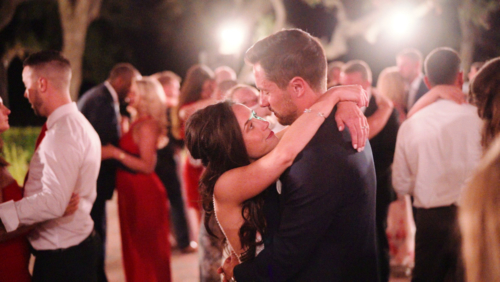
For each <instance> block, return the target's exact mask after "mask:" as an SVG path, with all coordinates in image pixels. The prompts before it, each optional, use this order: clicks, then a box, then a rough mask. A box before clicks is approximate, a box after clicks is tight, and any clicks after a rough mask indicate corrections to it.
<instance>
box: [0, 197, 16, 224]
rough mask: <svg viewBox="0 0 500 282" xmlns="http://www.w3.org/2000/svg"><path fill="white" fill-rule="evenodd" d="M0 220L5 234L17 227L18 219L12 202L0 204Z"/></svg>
mask: <svg viewBox="0 0 500 282" xmlns="http://www.w3.org/2000/svg"><path fill="white" fill-rule="evenodd" d="M0 219H1V220H2V223H3V226H4V227H5V231H7V232H12V231H14V230H16V229H17V227H19V217H18V216H17V211H16V205H15V204H14V201H13V200H10V201H8V202H5V203H2V204H0Z"/></svg>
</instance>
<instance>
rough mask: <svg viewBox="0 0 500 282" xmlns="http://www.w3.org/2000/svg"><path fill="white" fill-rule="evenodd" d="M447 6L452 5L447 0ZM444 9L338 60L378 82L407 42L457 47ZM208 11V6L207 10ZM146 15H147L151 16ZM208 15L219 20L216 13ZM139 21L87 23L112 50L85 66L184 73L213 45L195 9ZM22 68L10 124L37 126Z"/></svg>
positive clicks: (290, 4)
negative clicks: (118, 26)
mask: <svg viewBox="0 0 500 282" xmlns="http://www.w3.org/2000/svg"><path fill="white" fill-rule="evenodd" d="M150 2H151V1H150ZM344 2H345V3H346V9H347V12H348V15H349V16H350V17H351V18H356V17H359V16H362V15H363V14H364V13H365V12H366V11H365V10H366V9H365V10H363V9H360V8H358V7H360V6H361V4H362V3H365V2H366V1H364V0H351V1H344ZM451 2H453V1H451ZM451 2H450V3H451ZM284 3H285V5H286V9H287V19H288V21H289V22H290V23H291V24H292V25H293V26H296V27H298V28H301V29H304V30H306V31H308V32H310V33H311V34H312V35H315V36H317V37H329V36H330V35H331V33H332V31H333V30H334V28H335V25H336V19H335V12H334V11H328V10H326V9H325V8H324V7H323V6H321V5H318V6H316V7H314V8H312V7H310V6H308V5H307V4H305V3H303V2H301V1H298V0H284ZM449 5H454V4H453V3H451V4H449ZM212 11H217V12H219V13H224V11H225V10H224V8H218V9H215V8H214V9H213V10H212ZM442 11H443V13H442V14H440V15H437V14H436V13H434V12H431V13H429V14H428V15H427V16H425V17H424V18H421V19H419V20H418V22H417V24H416V29H415V30H414V32H413V33H412V34H411V36H407V38H405V39H400V40H395V39H394V38H393V37H391V35H390V34H389V33H388V32H387V31H382V32H381V34H380V35H379V37H378V40H377V42H376V43H375V44H374V45H371V44H369V43H367V42H366V41H365V40H364V39H363V38H353V39H351V40H350V41H349V51H348V53H347V54H345V55H343V56H342V57H340V58H339V59H340V60H342V61H348V60H351V59H361V60H365V61H366V62H367V63H368V64H369V65H370V66H371V68H372V70H373V73H374V81H376V78H377V76H378V73H379V72H380V71H381V70H382V69H383V68H385V67H387V66H391V65H394V64H395V59H394V56H395V54H396V53H397V52H398V51H399V50H401V49H403V48H405V47H416V48H418V49H420V50H421V51H422V53H423V54H424V56H425V55H426V54H427V53H429V52H430V51H431V50H432V49H434V48H436V47H440V46H449V47H452V48H456V49H458V47H459V45H458V44H459V42H460V29H459V23H458V19H457V15H456V9H455V7H453V6H449V7H446V6H444V7H443V9H442ZM209 12H210V11H207V13H209ZM498 15H499V13H497V14H496V16H494V17H492V18H493V19H496V20H494V21H493V23H494V26H496V27H497V28H493V29H492V31H490V34H487V35H486V36H487V37H486V38H492V37H496V38H497V39H499V38H498V37H499V35H498V31H497V30H498V27H500V17H499V16H498ZM147 16H148V17H150V15H147ZM212 18H216V19H217V18H219V17H212ZM160 20H161V19H160ZM141 23H143V24H144V25H145V26H150V27H151V29H150V30H148V31H144V30H131V31H130V30H128V31H125V32H121V33H117V32H116V31H115V30H114V29H113V26H112V25H110V24H109V23H106V22H104V21H100V22H99V21H98V22H95V23H93V25H94V26H93V27H92V26H91V27H92V28H99V29H100V31H101V35H100V36H101V37H102V38H100V39H99V38H97V39H95V40H94V41H92V44H89V43H87V45H88V46H87V48H94V49H97V50H102V53H105V54H101V56H106V54H111V53H113V54H111V55H109V56H108V57H94V58H91V60H90V61H87V62H86V64H87V67H88V68H90V69H92V67H94V68H95V67H96V66H99V64H100V63H102V64H104V63H108V64H111V65H112V64H114V63H116V62H108V61H109V60H111V59H110V57H111V56H114V58H118V60H120V61H130V62H131V63H133V64H134V65H135V66H136V67H137V68H138V70H139V71H140V72H141V73H143V74H145V75H149V74H152V73H154V72H157V71H161V70H166V69H170V70H173V71H174V72H176V73H178V74H179V75H181V76H184V75H185V73H186V71H187V69H188V68H189V67H190V66H191V65H192V64H195V63H197V61H198V54H199V52H200V51H202V50H206V49H211V48H214V46H215V42H214V38H215V36H216V35H215V31H214V26H215V23H214V25H213V26H204V25H202V24H201V21H200V20H199V19H196V18H195V17H194V14H185V15H184V16H183V17H181V18H179V19H176V20H175V21H173V22H171V23H168V24H169V25H170V26H169V27H168V28H167V29H166V31H165V30H163V33H161V34H163V35H164V37H165V34H166V35H167V36H166V37H167V38H159V36H158V34H160V32H159V31H158V19H155V20H151V19H150V21H149V22H148V20H147V18H146V20H142V21H141ZM431 31H432V32H431ZM484 38H485V37H484V36H483V38H482V40H483V42H482V43H481V46H479V47H478V50H477V51H476V54H475V59H476V60H485V59H488V58H491V57H493V56H496V55H498V54H497V53H496V52H498V51H497V49H496V48H497V47H496V46H498V44H494V43H493V44H492V43H489V42H488V41H487V40H484ZM112 39H113V40H121V41H120V42H121V43H119V44H117V45H111V40H112ZM498 41H500V40H498ZM498 41H497V42H498ZM252 43H253V42H251V41H249V42H247V45H248V46H246V47H249V46H250V45H251V44H252ZM59 44H60V43H59ZM99 44H100V45H99ZM120 44H121V45H122V47H123V46H130V47H132V48H128V49H126V48H121V47H120ZM124 44H127V45H124ZM59 48H60V47H59ZM123 50H125V51H123ZM120 52H121V53H120ZM106 59H108V61H106ZM92 60H93V61H92ZM92 64H93V65H92ZM21 71H22V66H21V61H20V60H15V61H13V62H12V63H11V65H10V67H9V69H8V76H9V77H8V80H9V94H10V105H11V110H12V113H11V118H10V120H11V123H12V125H14V126H16V125H30V124H31V125H40V124H41V123H42V122H43V121H42V120H41V119H39V118H35V117H34V115H33V112H32V110H31V109H30V106H29V103H28V102H27V100H26V99H24V98H23V97H22V93H23V90H24V86H23V84H22V80H21ZM108 71H109V70H108ZM99 75H100V76H99V77H100V78H99V79H95V78H94V80H97V83H98V82H100V81H102V80H104V79H105V78H106V75H107V71H104V72H103V73H101V74H99ZM94 77H95V76H94ZM101 77H102V79H101ZM95 84H96V82H95V81H89V80H88V79H87V80H85V81H84V84H83V85H82V91H83V90H86V89H88V88H90V87H91V86H93V85H95Z"/></svg>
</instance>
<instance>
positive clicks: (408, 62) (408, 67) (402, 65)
mask: <svg viewBox="0 0 500 282" xmlns="http://www.w3.org/2000/svg"><path fill="white" fill-rule="evenodd" d="M396 64H397V66H398V70H399V73H400V74H401V76H402V77H403V79H404V81H405V85H406V111H410V110H411V108H412V107H413V105H414V104H415V103H416V102H417V100H418V99H420V98H421V97H422V96H423V95H424V94H425V93H427V91H429V89H428V88H427V86H426V84H425V83H424V79H423V78H424V75H423V74H422V53H420V51H418V50H417V49H413V48H409V49H404V50H402V51H401V52H399V53H398V55H397V56H396Z"/></svg>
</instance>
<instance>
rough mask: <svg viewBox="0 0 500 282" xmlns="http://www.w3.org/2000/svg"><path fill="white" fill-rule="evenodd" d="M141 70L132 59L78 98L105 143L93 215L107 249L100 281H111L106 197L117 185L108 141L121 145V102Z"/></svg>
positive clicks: (97, 229) (111, 193) (115, 68)
mask: <svg viewBox="0 0 500 282" xmlns="http://www.w3.org/2000/svg"><path fill="white" fill-rule="evenodd" d="M138 76H140V75H139V72H138V71H137V70H136V69H135V68H134V67H133V66H132V65H131V64H128V63H120V64H117V65H116V66H114V67H113V69H112V70H111V72H110V74H109V77H108V79H107V80H106V81H105V82H104V83H102V84H99V85H98V86H96V87H94V88H92V89H90V90H89V91H87V92H85V93H84V94H83V96H82V97H81V99H80V100H79V101H78V109H79V110H80V111H81V112H82V113H83V115H85V117H86V118H87V119H88V120H89V121H90V123H91V124H92V126H93V127H94V129H95V130H96V131H97V134H99V138H100V139H101V145H102V158H101V169H100V171H99V177H98V178H97V199H96V201H95V203H94V205H93V207H92V211H91V216H92V219H93V220H94V227H95V230H96V232H97V234H99V236H100V237H101V239H102V242H103V252H102V256H101V257H100V265H99V268H100V269H99V281H107V278H106V273H105V271H104V258H105V248H106V244H105V243H106V201H107V200H109V199H111V197H112V196H113V191H114V189H115V174H116V167H117V165H118V162H117V161H114V160H112V159H109V158H110V156H111V154H110V153H109V152H108V148H107V145H110V144H111V145H113V146H116V147H118V141H119V139H120V132H121V126H120V121H121V117H120V103H121V102H123V101H124V100H125V98H126V97H127V96H128V95H129V94H130V93H131V92H133V91H135V88H136V86H135V85H136V84H135V80H136V79H137V77H138Z"/></svg>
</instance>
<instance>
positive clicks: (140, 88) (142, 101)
mask: <svg viewBox="0 0 500 282" xmlns="http://www.w3.org/2000/svg"><path fill="white" fill-rule="evenodd" d="M163 93H164V92H163V88H162V86H161V84H160V83H159V82H158V80H156V79H154V78H151V77H143V78H141V79H139V80H137V95H138V96H139V101H138V103H137V113H138V114H140V115H148V116H151V117H152V118H154V119H155V120H156V121H158V123H159V125H160V128H161V135H162V136H165V135H166V134H167V104H166V103H167V100H166V97H165V95H164V94H163Z"/></svg>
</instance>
